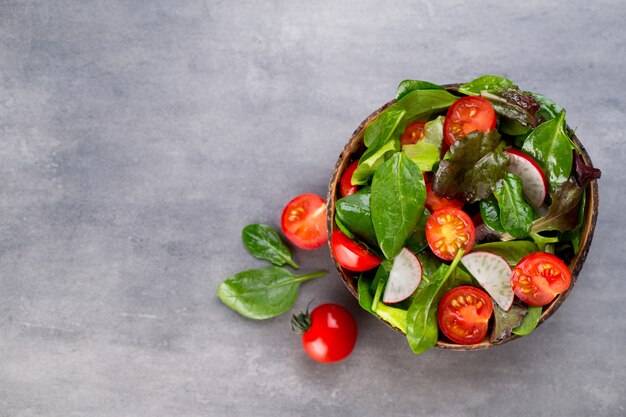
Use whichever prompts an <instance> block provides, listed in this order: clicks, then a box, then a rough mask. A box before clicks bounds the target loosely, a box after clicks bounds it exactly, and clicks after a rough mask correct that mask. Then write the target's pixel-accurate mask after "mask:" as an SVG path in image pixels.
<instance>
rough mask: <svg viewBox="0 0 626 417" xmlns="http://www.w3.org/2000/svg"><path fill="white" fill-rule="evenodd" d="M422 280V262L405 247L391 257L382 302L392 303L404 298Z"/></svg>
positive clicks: (412, 291) (413, 290) (411, 292)
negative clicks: (391, 261) (391, 260)
mask: <svg viewBox="0 0 626 417" xmlns="http://www.w3.org/2000/svg"><path fill="white" fill-rule="evenodd" d="M421 281H422V264H421V263H420V261H419V259H417V256H415V255H414V254H413V252H411V251H410V250H408V249H407V248H404V249H402V250H401V251H400V253H399V254H398V256H396V257H395V258H394V259H393V264H392V266H391V271H390V272H389V279H388V280H387V285H385V293H384V294H383V303H387V304H390V303H391V304H393V303H399V302H400V301H402V300H406V299H407V298H409V297H410V296H411V294H413V293H414V292H415V290H416V289H417V287H418V285H420V282H421Z"/></svg>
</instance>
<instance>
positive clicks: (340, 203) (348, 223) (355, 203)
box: [335, 187, 378, 246]
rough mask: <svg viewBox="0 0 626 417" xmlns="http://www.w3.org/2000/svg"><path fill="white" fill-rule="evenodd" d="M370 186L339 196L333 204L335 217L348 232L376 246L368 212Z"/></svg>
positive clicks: (372, 225)
mask: <svg viewBox="0 0 626 417" xmlns="http://www.w3.org/2000/svg"><path fill="white" fill-rule="evenodd" d="M370 195H371V188H370V187H364V188H362V189H360V190H359V191H357V192H356V193H355V194H352V195H349V196H346V197H343V198H340V199H339V200H337V203H336V204H335V212H336V213H335V218H336V219H339V221H340V222H341V223H342V224H343V225H344V227H345V228H347V229H348V230H349V231H350V232H352V233H354V234H355V235H356V236H358V237H360V238H361V239H363V240H364V241H366V242H367V243H369V244H370V245H372V246H378V243H377V242H376V232H375V231H374V224H373V223H372V214H371V212H370Z"/></svg>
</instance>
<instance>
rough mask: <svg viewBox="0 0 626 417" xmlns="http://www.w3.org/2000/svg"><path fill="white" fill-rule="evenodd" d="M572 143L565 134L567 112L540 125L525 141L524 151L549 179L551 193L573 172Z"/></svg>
mask: <svg viewBox="0 0 626 417" xmlns="http://www.w3.org/2000/svg"><path fill="white" fill-rule="evenodd" d="M572 149H573V146H572V142H571V141H570V138H569V136H568V135H567V133H565V112H564V111H562V112H561V113H559V116H558V117H556V118H554V119H552V120H548V121H547V122H544V123H542V124H540V125H539V126H538V127H537V128H536V129H535V130H533V131H532V132H531V133H530V135H528V137H527V138H526V140H525V141H524V146H523V147H522V151H524V152H526V153H527V154H528V155H530V156H531V157H533V158H534V159H535V161H537V163H538V164H539V166H541V169H542V170H543V172H544V173H545V174H546V176H547V177H548V183H549V184H550V191H551V192H552V191H554V190H556V189H557V188H558V187H560V186H561V185H562V184H563V183H564V182H565V181H567V179H568V178H569V175H570V173H571V171H572Z"/></svg>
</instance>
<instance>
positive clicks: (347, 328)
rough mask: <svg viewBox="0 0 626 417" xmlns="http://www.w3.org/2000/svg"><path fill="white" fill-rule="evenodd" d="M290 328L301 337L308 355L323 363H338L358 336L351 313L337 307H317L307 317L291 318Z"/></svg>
mask: <svg viewBox="0 0 626 417" xmlns="http://www.w3.org/2000/svg"><path fill="white" fill-rule="evenodd" d="M291 328H292V330H293V331H294V332H296V333H298V334H302V346H303V347H304V351H305V352H306V353H307V355H309V356H310V357H311V358H312V359H314V360H316V361H318V362H324V363H332V362H338V361H340V360H342V359H345V358H346V357H347V356H348V355H350V353H352V349H354V345H355V343H356V338H357V334H358V331H357V327H356V321H355V320H354V317H352V314H350V312H349V311H348V310H346V309H345V308H343V307H342V306H340V305H337V304H322V305H320V306H317V307H315V309H314V310H313V311H312V312H311V314H310V315H309V313H308V312H307V313H300V314H298V315H294V316H293V317H292V319H291Z"/></svg>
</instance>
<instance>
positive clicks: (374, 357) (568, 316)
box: [0, 0, 626, 417]
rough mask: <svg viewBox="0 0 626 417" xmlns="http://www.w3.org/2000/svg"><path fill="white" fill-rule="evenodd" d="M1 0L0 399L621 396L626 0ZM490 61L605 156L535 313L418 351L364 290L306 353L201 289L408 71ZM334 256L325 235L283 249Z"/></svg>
mask: <svg viewBox="0 0 626 417" xmlns="http://www.w3.org/2000/svg"><path fill="white" fill-rule="evenodd" d="M504 3H505V2H501V1H489V2H487V1H485V2H464V1H461V0H456V1H434V0H432V1H428V0H424V1H419V2H405V1H394V2H388V3H385V4H383V3H382V2H378V1H361V2H356V1H355V2H349V1H322V2H311V1H308V2H305V1H280V2H279V1H276V2H264V1H258V2H254V1H250V2H243V1H236V2H225V1H205V2H199V1H188V2H182V1H170V2H166V1H93V2H91V1H90V2H87V1H69V0H62V1H51V0H41V1H33V2H28V1H6V0H3V1H0V39H1V41H0V132H1V135H2V137H1V140H0V207H1V216H0V416H2V417H9V416H10V417H18V416H19V417H26V416H63V417H71V416H129V417H130V416H231V415H232V416H319V415H342V416H359V417H360V416H382V415H413V416H472V415H481V416H504V415H507V416H537V417H539V416H623V415H626V395H625V394H626V392H625V391H626V389H625V383H624V380H625V379H626V365H625V361H626V354H625V348H624V346H625V345H626V320H625V319H624V317H625V314H626V307H625V306H626V303H625V300H624V299H625V294H626V279H625V277H624V270H625V269H626V261H625V260H626V256H624V253H623V248H624V244H623V242H624V227H625V226H626V224H625V219H624V215H623V207H624V205H625V204H626V199H625V197H624V180H625V179H626V178H625V175H624V171H623V164H624V160H625V158H626V155H625V151H624V149H625V146H624V143H625V141H626V137H625V135H624V131H625V129H624V120H625V111H626V110H625V109H626V106H625V102H626V100H625V98H624V94H623V93H622V89H623V86H624V85H625V84H626V75H625V74H626V72H625V71H624V65H625V64H626V29H625V27H624V22H625V21H626V3H624V2H623V1H620V0H614V1H593V2H591V1H582V0H580V1H567V2H566V1H563V2H561V4H560V5H558V4H557V3H555V2H547V1H543V0H542V1H539V0H530V1H524V2H515V3H516V4H513V2H507V3H511V4H509V5H508V6H506V7H505V6H503V5H502V4H504ZM488 72H490V73H496V74H502V75H504V76H508V77H510V78H512V79H513V80H515V81H517V82H518V83H519V84H520V85H521V86H522V87H524V88H526V89H530V90H533V91H537V92H541V93H544V94H546V95H548V96H549V97H552V98H553V99H555V100H556V101H557V102H558V103H560V104H562V105H563V106H564V107H566V108H567V109H568V111H569V112H568V120H569V122H570V124H571V125H573V126H577V128H578V129H577V133H578V136H579V137H580V138H581V139H582V140H583V142H584V143H585V145H586V146H587V149H588V150H589V152H590V154H591V156H592V157H593V160H594V162H595V163H596V165H597V166H599V167H600V168H602V170H603V173H604V176H603V178H602V180H601V182H600V188H601V193H602V203H601V212H600V216H599V221H598V227H597V230H596V237H595V241H594V245H593V247H592V250H591V252H590V254H589V258H588V261H587V264H586V265H585V268H584V270H583V272H582V275H581V277H580V279H579V282H578V285H577V286H576V288H575V289H574V291H573V293H572V295H571V297H570V298H569V299H568V300H567V302H566V303H565V304H564V305H563V307H562V308H561V309H560V310H559V312H558V313H557V314H556V315H555V316H554V317H553V318H551V319H550V320H549V321H548V322H547V323H546V324H545V325H543V326H542V327H541V328H539V329H538V330H537V331H536V333H534V334H532V335H531V336H529V337H526V338H524V339H522V340H519V341H516V342H515V343H511V344H509V345H506V346H502V347H499V348H496V349H492V350H489V351H482V352H477V353H458V352H448V351H442V350H436V349H435V350H432V351H429V352H428V353H426V354H424V355H422V356H419V357H415V356H413V355H412V353H411V351H410V349H409V348H408V346H407V344H406V342H405V340H404V339H403V338H402V337H400V336H399V335H397V334H395V333H393V332H391V331H390V330H388V329H387V328H385V327H384V326H382V325H381V324H380V323H378V322H376V321H375V320H374V319H373V318H372V317H370V316H368V315H367V314H365V313H364V312H362V311H360V310H359V308H358V307H357V305H356V303H355V301H354V300H353V299H351V297H350V296H349V295H348V293H347V291H346V290H345V289H344V288H343V285H342V284H341V283H340V281H339V279H338V277H337V274H336V273H335V272H331V273H330V274H329V276H328V277H326V278H322V279H320V280H318V281H313V282H309V283H307V284H305V285H304V286H303V288H302V293H301V296H300V298H299V300H298V306H301V307H302V306H305V305H306V304H307V303H308V301H309V300H311V299H315V300H316V301H318V302H326V301H328V302H331V301H332V302H338V303H341V304H343V305H345V306H346V307H347V308H349V309H350V310H351V311H352V312H353V313H354V314H355V316H356V318H357V320H358V323H359V331H360V338H359V341H358V344H357V346H356V348H355V350H354V353H353V354H352V356H351V357H350V358H349V359H348V360H346V361H344V362H343V363H340V364H337V365H333V366H325V365H320V364H316V363H314V362H312V361H311V360H309V359H308V358H307V357H306V356H305V354H304V353H303V352H302V350H301V349H300V345H299V340H298V338H296V337H294V336H292V335H291V334H290V330H289V318H288V316H283V317H278V318H275V319H272V320H267V321H264V322H253V321H250V320H246V319H243V318H242V317H239V316H238V315H237V314H235V313H234V312H232V311H231V310H229V309H227V308H226V307H224V306H223V305H222V304H221V303H220V302H219V300H218V299H217V298H216V296H215V290H216V286H217V284H218V283H219V282H220V281H221V280H222V279H224V278H226V277H228V276H230V275H232V274H234V273H235V272H237V271H239V270H242V269H246V268H251V267H259V266H261V265H263V263H262V262H260V261H257V260H255V259H253V258H251V257H250V256H249V255H248V254H247V253H246V252H245V250H244V249H243V247H242V245H241V242H240V238H239V236H240V232H241V229H242V227H243V226H245V225H246V224H248V223H251V222H265V223H270V224H274V225H277V224H278V222H279V216H280V212H281V210H282V207H283V205H284V204H285V203H286V202H287V201H288V200H289V199H290V198H292V197H294V196H295V195H297V194H300V193H304V192H314V193H318V194H321V195H324V194H325V192H326V185H327V182H328V179H329V176H330V172H331V170H332V167H333V165H334V163H335V159H336V157H337V156H338V155H339V152H340V150H341V149H342V147H343V145H344V143H345V141H346V140H347V138H348V137H349V136H350V134H351V133H352V131H353V129H354V128H355V126H357V125H358V123H359V122H360V121H361V120H362V119H363V118H364V117H365V116H367V115H368V114H369V113H370V112H371V111H372V110H373V109H375V108H376V107H378V106H379V105H380V104H382V103H384V102H385V101H387V100H388V99H390V98H391V97H392V96H393V94H394V89H395V86H396V84H397V83H398V82H399V81H400V80H402V79H405V78H420V79H425V80H431V81H434V82H440V83H446V82H455V81H461V80H469V79H471V78H473V77H475V76H478V75H481V74H483V73H488ZM295 257H296V259H297V261H299V262H300V263H301V264H302V265H303V266H304V269H305V270H313V269H317V268H320V267H322V268H328V269H330V268H331V264H330V260H329V255H328V252H327V248H323V249H320V250H317V251H314V252H308V253H305V252H303V251H297V252H296V255H295Z"/></svg>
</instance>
